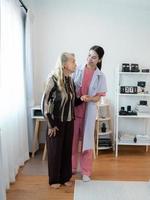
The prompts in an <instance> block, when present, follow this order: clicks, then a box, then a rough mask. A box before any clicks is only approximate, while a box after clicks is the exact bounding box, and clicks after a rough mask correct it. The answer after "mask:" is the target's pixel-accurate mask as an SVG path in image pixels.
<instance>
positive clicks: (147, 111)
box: [115, 66, 150, 156]
mask: <svg viewBox="0 0 150 200" xmlns="http://www.w3.org/2000/svg"><path fill="white" fill-rule="evenodd" d="M127 70H129V69H127ZM145 71H146V70H140V69H139V68H138V70H137V72H134V71H131V70H129V71H124V70H123V66H122V68H121V67H120V69H119V70H118V81H117V112H116V127H115V132H116V135H115V136H116V156H118V146H119V145H133V146H146V150H148V145H150V125H149V122H150V70H148V69H147V72H145Z"/></svg>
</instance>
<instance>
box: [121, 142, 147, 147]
mask: <svg viewBox="0 0 150 200" xmlns="http://www.w3.org/2000/svg"><path fill="white" fill-rule="evenodd" d="M118 145H132V146H149V145H150V143H144V142H143V143H138V142H136V143H132V142H118Z"/></svg>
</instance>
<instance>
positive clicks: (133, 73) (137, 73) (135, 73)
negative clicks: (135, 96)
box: [119, 72, 150, 75]
mask: <svg viewBox="0 0 150 200" xmlns="http://www.w3.org/2000/svg"><path fill="white" fill-rule="evenodd" d="M119 74H120V75H150V72H148V73H145V72H119Z"/></svg>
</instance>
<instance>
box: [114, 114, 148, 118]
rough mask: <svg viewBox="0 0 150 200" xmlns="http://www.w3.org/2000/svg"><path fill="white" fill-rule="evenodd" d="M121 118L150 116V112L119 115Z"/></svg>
mask: <svg viewBox="0 0 150 200" xmlns="http://www.w3.org/2000/svg"><path fill="white" fill-rule="evenodd" d="M118 117H119V118H150V114H141V113H140V114H139V113H138V114H137V115H118Z"/></svg>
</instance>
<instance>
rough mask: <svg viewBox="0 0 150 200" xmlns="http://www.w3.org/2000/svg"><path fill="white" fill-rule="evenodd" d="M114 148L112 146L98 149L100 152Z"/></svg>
mask: <svg viewBox="0 0 150 200" xmlns="http://www.w3.org/2000/svg"><path fill="white" fill-rule="evenodd" d="M111 148H112V146H110V147H98V150H106V149H111Z"/></svg>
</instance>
